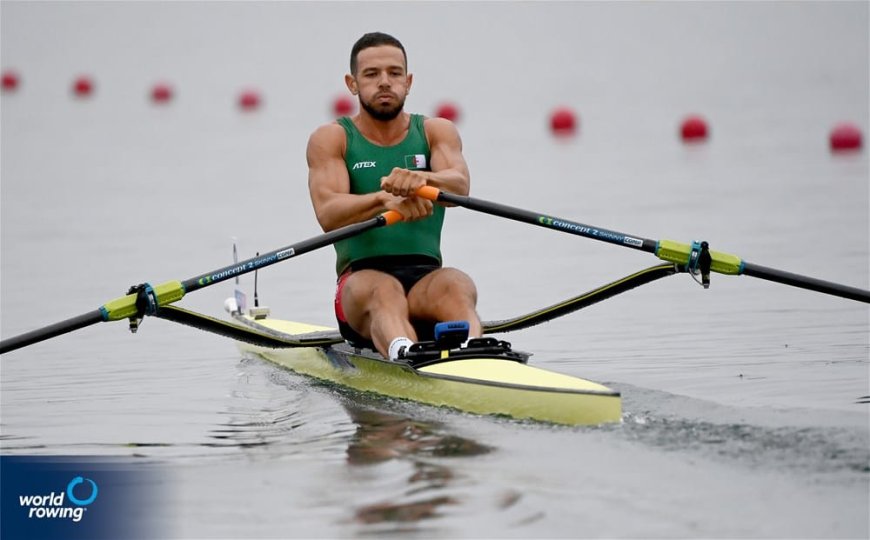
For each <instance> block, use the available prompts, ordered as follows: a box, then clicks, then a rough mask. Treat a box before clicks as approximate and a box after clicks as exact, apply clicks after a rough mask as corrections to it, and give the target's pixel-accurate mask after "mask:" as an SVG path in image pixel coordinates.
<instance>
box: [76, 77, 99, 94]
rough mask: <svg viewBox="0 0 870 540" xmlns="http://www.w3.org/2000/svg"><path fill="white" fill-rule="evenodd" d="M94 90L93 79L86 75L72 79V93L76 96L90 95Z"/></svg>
mask: <svg viewBox="0 0 870 540" xmlns="http://www.w3.org/2000/svg"><path fill="white" fill-rule="evenodd" d="M93 92H94V81H93V80H92V79H91V78H90V77H88V76H87V75H82V76H81V77H78V78H77V79H76V80H75V81H73V93H74V94H75V95H76V96H78V97H82V98H84V97H90V95H91V94H92V93H93Z"/></svg>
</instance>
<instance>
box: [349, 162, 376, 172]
mask: <svg viewBox="0 0 870 540" xmlns="http://www.w3.org/2000/svg"><path fill="white" fill-rule="evenodd" d="M375 163H376V162H374V161H358V162H356V163H354V164H353V170H354V171H355V170H357V169H371V168H372V167H374V166H375Z"/></svg>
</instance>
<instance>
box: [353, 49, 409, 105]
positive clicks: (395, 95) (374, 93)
mask: <svg viewBox="0 0 870 540" xmlns="http://www.w3.org/2000/svg"><path fill="white" fill-rule="evenodd" d="M356 59H357V68H356V73H353V74H351V75H348V76H346V77H345V82H346V83H347V87H348V89H349V90H350V91H351V92H352V93H354V94H357V95H359V103H360V106H361V107H362V108H363V109H364V110H365V111H366V112H368V113H369V114H370V115H371V116H372V117H374V118H375V119H377V120H385V121H386V120H392V119H393V118H396V117H397V116H398V115H399V113H400V112H402V108H403V107H404V106H405V97H407V95H408V91H409V90H410V89H411V82H412V78H413V77H412V76H411V75H410V74H408V72H407V69H406V67H405V57H404V55H403V54H402V50H401V49H399V48H398V47H393V46H392V45H381V46H379V47H369V48H367V49H363V50H361V51H360V52H359V54H357V57H356Z"/></svg>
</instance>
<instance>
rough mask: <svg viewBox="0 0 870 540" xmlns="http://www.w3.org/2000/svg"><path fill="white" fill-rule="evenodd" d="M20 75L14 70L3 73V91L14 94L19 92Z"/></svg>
mask: <svg viewBox="0 0 870 540" xmlns="http://www.w3.org/2000/svg"><path fill="white" fill-rule="evenodd" d="M18 83H19V79H18V73H15V72H14V71H12V70H9V71H4V72H3V91H4V92H14V91H15V90H18Z"/></svg>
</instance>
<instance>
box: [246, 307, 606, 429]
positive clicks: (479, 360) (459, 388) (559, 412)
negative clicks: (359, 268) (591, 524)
mask: <svg viewBox="0 0 870 540" xmlns="http://www.w3.org/2000/svg"><path fill="white" fill-rule="evenodd" d="M237 319H242V320H243V321H244V322H245V324H247V325H249V326H251V327H252V328H254V329H256V330H260V331H261V332H263V333H268V334H270V335H273V336H275V337H278V338H284V339H287V340H291V341H292V340H298V338H299V337H300V336H304V335H311V334H312V333H329V332H330V331H331V329H330V328H326V327H321V326H313V325H309V324H304V323H299V322H291V321H284V320H279V319H270V318H265V319H254V318H252V317H250V316H244V317H241V316H240V317H237ZM237 343H238V346H239V349H240V350H241V351H242V353H243V354H245V355H252V356H256V357H259V358H263V359H265V360H268V361H269V362H273V363H275V364H277V365H279V366H282V367H284V368H287V369H290V370H292V371H294V372H296V373H300V374H303V375H308V376H310V377H314V378H317V379H320V380H324V381H329V382H332V383H337V384H340V385H342V386H346V387H349V388H353V389H355V390H360V391H363V392H374V393H377V394H380V395H382V396H388V397H393V398H400V399H408V400H412V401H416V402H420V403H425V404H429V405H436V406H443V407H449V408H452V409H457V410H460V411H464V412H469V413H475V414H483V415H501V416H507V417H511V418H515V419H520V420H525V419H528V420H536V421H542V422H552V423H556V424H572V425H579V424H603V423H608V422H618V421H620V419H621V415H622V404H621V398H620V395H619V392H617V391H615V390H611V389H610V388H607V387H606V386H603V385H601V384H598V383H594V382H591V381H587V380H585V379H580V378H578V377H573V376H570V375H565V374H562V373H556V372H552V371H547V370H545V369H541V368H537V367H532V366H530V365H528V364H527V363H526V362H527V359H528V356H529V355H528V354H524V353H519V352H516V351H513V350H511V349H510V346H509V345H508V344H507V343H505V342H503V341H497V340H495V339H493V338H484V339H482V340H479V343H476V344H475V342H474V341H472V343H470V344H469V346H468V347H467V348H464V349H452V350H451V349H448V350H434V351H429V354H425V353H426V352H427V351H421V354H419V355H418V356H416V357H413V358H412V361H406V362H393V361H389V360H385V359H384V358H383V357H382V356H381V355H380V354H378V353H377V352H375V351H373V350H371V349H366V348H357V347H353V346H351V345H349V344H347V343H336V344H330V345H325V346H312V347H291V348H274V347H269V346H263V345H255V344H252V343H248V342H245V341H238V342H237Z"/></svg>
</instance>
